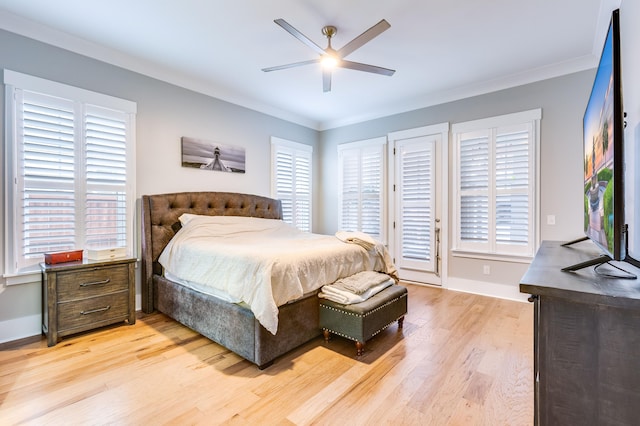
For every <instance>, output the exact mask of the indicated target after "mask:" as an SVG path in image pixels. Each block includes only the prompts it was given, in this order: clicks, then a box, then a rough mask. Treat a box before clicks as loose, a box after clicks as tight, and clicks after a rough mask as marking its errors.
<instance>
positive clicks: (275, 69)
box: [262, 58, 320, 72]
mask: <svg viewBox="0 0 640 426" xmlns="http://www.w3.org/2000/svg"><path fill="white" fill-rule="evenodd" d="M318 62H320V58H318V59H311V60H308V61H302V62H294V63H292V64H286V65H278V66H275V67H269V68H262V71H264V72H270V71H278V70H286V69H287V68H293V67H301V66H303V65H311V64H317V63H318Z"/></svg>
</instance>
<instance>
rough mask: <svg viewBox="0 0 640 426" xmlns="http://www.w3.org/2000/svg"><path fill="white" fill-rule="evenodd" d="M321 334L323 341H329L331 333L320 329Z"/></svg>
mask: <svg viewBox="0 0 640 426" xmlns="http://www.w3.org/2000/svg"><path fill="white" fill-rule="evenodd" d="M322 335H323V336H324V341H325V342H327V343H329V339H331V333H330V332H329V330H322Z"/></svg>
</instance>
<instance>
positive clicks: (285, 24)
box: [273, 18, 325, 55]
mask: <svg viewBox="0 0 640 426" xmlns="http://www.w3.org/2000/svg"><path fill="white" fill-rule="evenodd" d="M273 22H275V23H276V24H278V25H280V26H281V27H282V28H284V30H285V31H287V32H288V33H289V34H291V35H292V36H294V37H295V38H297V39H298V40H300V41H301V42H303V43H304V44H306V45H307V46H309V47H310V48H312V49H313V50H315V51H316V52H317V53H318V54H319V55H324V54H325V51H324V49H323V48H322V47H320V46H318V45H317V44H315V43H314V42H313V41H311V40H310V39H309V37H307V36H306V35H304V34H302V33H301V32H300V31H298V30H296V29H295V28H294V27H292V26H291V24H289V23H288V22H287V21H285V20H284V19H282V18H280V19H276V20H275V21H273Z"/></svg>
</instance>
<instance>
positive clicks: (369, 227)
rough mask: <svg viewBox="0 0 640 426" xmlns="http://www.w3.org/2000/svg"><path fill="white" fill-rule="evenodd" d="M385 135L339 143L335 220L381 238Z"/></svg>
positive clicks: (383, 237) (382, 236) (382, 226)
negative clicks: (336, 213)
mask: <svg viewBox="0 0 640 426" xmlns="http://www.w3.org/2000/svg"><path fill="white" fill-rule="evenodd" d="M386 143H387V139H386V138H385V137H382V138H375V139H369V140H365V141H360V142H352V143H347V144H343V145H338V162H339V166H338V170H339V185H340V190H339V192H338V196H339V200H338V205H339V212H338V221H339V222H338V223H339V227H340V229H341V230H344V231H360V232H365V233H367V234H369V235H371V236H372V237H374V238H376V239H379V240H381V241H384V239H385V232H384V229H385V227H384V222H383V220H384V216H385V215H384V202H383V201H384V199H383V197H384V188H385V182H386V181H385V148H386Z"/></svg>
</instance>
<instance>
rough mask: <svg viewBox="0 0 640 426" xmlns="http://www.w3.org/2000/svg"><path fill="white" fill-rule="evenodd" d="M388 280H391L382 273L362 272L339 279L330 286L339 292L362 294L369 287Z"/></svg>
mask: <svg viewBox="0 0 640 426" xmlns="http://www.w3.org/2000/svg"><path fill="white" fill-rule="evenodd" d="M389 278H391V277H389V275H387V274H383V273H382V272H376V271H362V272H357V273H355V274H353V275H351V276H348V277H344V278H340V279H338V280H336V282H334V283H333V284H331V285H332V286H333V287H336V288H339V289H341V290H346V291H350V292H351V293H355V294H362V293H364V292H365V291H367V290H369V289H370V288H371V287H374V286H376V285H378V284H380V283H382V282H384V281H387V280H388V279H389Z"/></svg>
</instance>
